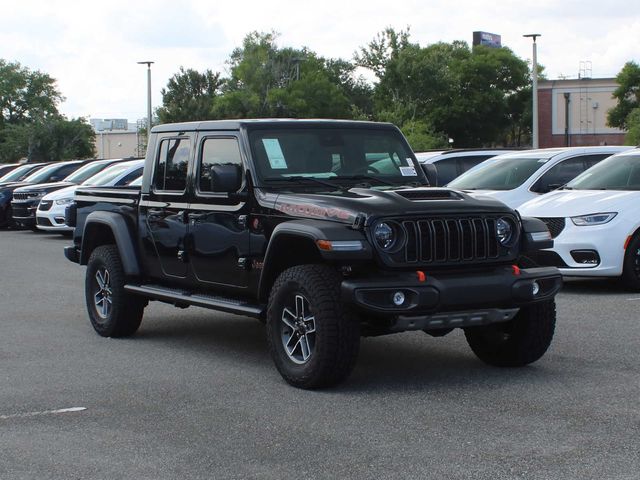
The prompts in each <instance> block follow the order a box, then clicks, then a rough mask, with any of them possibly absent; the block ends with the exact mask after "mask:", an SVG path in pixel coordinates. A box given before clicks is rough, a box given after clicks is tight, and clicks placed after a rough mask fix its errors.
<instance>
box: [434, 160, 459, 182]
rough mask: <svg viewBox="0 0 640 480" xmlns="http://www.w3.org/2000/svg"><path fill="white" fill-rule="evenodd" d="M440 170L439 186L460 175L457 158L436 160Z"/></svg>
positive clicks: (437, 169)
mask: <svg viewBox="0 0 640 480" xmlns="http://www.w3.org/2000/svg"><path fill="white" fill-rule="evenodd" d="M434 165H435V166H436V171H437V172H438V186H441V185H446V184H447V183H449V182H450V181H451V180H453V179H454V178H456V177H457V176H458V162H457V160H456V159H455V158H448V159H446V160H440V161H439V162H434Z"/></svg>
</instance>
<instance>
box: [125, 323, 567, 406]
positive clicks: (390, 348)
mask: <svg viewBox="0 0 640 480" xmlns="http://www.w3.org/2000/svg"><path fill="white" fill-rule="evenodd" d="M145 323H146V326H145ZM143 327H144V328H141V329H140V331H139V332H138V333H137V334H136V341H139V342H157V343H161V344H164V345H163V348H171V349H174V350H175V349H176V348H177V349H184V350H188V351H189V352H191V353H193V351H194V350H195V351H197V352H198V356H200V355H202V356H203V358H209V359H210V361H211V362H212V363H215V362H216V361H217V360H216V358H220V357H222V358H223V359H225V360H226V359H230V360H233V362H234V363H238V362H239V365H240V368H243V369H244V368H246V369H249V370H254V371H255V370H259V371H261V372H262V371H264V372H271V374H269V376H270V378H272V379H277V380H278V381H280V377H279V375H278V373H277V372H276V369H275V365H274V364H273V362H272V360H271V358H270V355H269V351H268V348H267V341H266V331H265V327H264V325H262V324H260V323H259V322H257V321H256V320H254V319H250V318H246V317H233V316H231V315H230V316H229V317H228V318H223V319H210V318H209V319H207V318H206V317H205V316H203V315H197V316H192V317H189V318H187V319H184V320H172V321H168V320H167V321H164V320H163V321H160V322H155V321H154V322H153V323H152V322H151V321H149V322H148V323H147V322H143ZM451 336H452V337H454V338H451V339H450V338H441V339H438V338H432V337H429V336H427V335H426V334H424V333H422V332H411V333H404V334H400V335H390V336H383V337H376V338H363V339H362V342H361V348H360V354H359V358H358V361H357V363H356V366H355V369H354V371H353V373H352V375H351V376H350V377H349V379H347V381H346V382H344V383H342V384H341V385H338V386H336V387H334V388H330V389H327V390H323V391H326V392H327V393H331V394H352V393H353V394H360V393H367V394H383V393H384V392H390V391H403V392H407V391H428V390H444V391H450V390H453V391H455V390H458V389H459V388H462V387H464V388H465V389H468V388H475V389H482V390H484V389H487V390H494V389H496V388H498V389H499V388H501V387H502V386H513V385H514V384H515V383H522V384H526V385H529V386H531V385H536V384H537V383H546V382H548V381H549V379H550V378H557V377H558V376H562V375H563V373H562V371H561V370H558V369H557V368H556V367H554V366H550V364H549V362H548V361H547V362H545V361H544V359H543V360H541V361H540V363H539V364H537V365H536V364H534V365H532V366H528V367H524V368H516V369H505V368H494V367H490V366H488V365H485V364H484V363H482V362H481V361H480V360H478V359H477V358H476V357H475V356H474V355H473V353H472V352H471V350H470V349H469V347H468V346H467V345H466V342H464V340H463V339H462V338H461V336H462V333H461V332H454V333H453V334H451ZM450 340H452V341H450ZM205 361H208V360H205ZM282 382H284V381H282Z"/></svg>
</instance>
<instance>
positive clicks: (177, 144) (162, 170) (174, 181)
mask: <svg viewBox="0 0 640 480" xmlns="http://www.w3.org/2000/svg"><path fill="white" fill-rule="evenodd" d="M189 151H190V142H189V139H188V138H171V139H165V140H162V141H161V142H160V153H159V155H158V159H157V162H158V163H157V164H156V170H155V173H154V178H153V186H154V189H155V190H161V191H166V192H184V190H185V188H186V186H187V167H188V166H189Z"/></svg>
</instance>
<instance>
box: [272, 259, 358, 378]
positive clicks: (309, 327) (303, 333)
mask: <svg viewBox="0 0 640 480" xmlns="http://www.w3.org/2000/svg"><path fill="white" fill-rule="evenodd" d="M267 339H268V342H269V351H270V353H271V356H272V358H273V360H274V362H275V364H276V367H277V368H278V371H279V372H280V374H281V375H282V377H283V378H284V379H285V380H286V381H287V382H288V383H290V384H291V385H293V386H295V387H299V388H308V389H311V388H320V387H328V386H331V385H335V384H337V383H339V382H341V381H342V380H344V379H345V378H346V377H347V376H348V375H349V374H350V373H351V370H352V369H353V366H354V365H355V361H356V358H357V356H358V350H359V346H360V329H359V324H358V322H357V321H356V319H355V318H354V317H353V316H352V315H350V314H349V313H348V312H347V311H345V309H344V307H343V304H342V302H341V301H340V276H339V274H338V272H336V271H335V270H334V269H332V268H330V267H328V266H324V265H300V266H296V267H292V268H289V269H287V270H285V271H284V272H283V273H282V274H280V276H279V277H278V278H277V280H276V282H275V283H274V285H273V288H272V289H271V294H270V296H269V305H268V307H267Z"/></svg>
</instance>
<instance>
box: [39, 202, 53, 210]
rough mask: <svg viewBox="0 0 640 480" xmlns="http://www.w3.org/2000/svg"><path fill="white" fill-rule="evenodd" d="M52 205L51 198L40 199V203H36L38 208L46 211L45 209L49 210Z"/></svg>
mask: <svg viewBox="0 0 640 480" xmlns="http://www.w3.org/2000/svg"><path fill="white" fill-rule="evenodd" d="M52 206H53V202H52V201H51V200H41V201H40V205H38V210H41V211H43V212H46V211H47V210H50V209H51V207H52Z"/></svg>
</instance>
